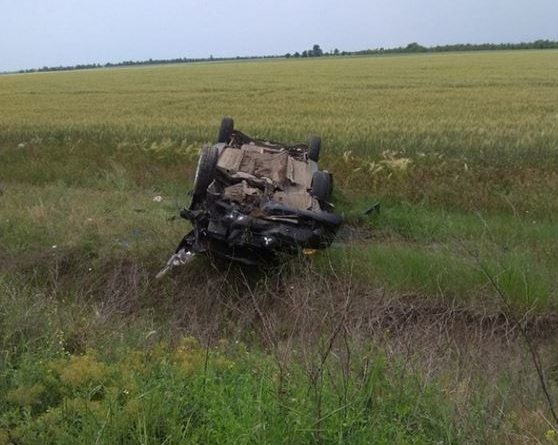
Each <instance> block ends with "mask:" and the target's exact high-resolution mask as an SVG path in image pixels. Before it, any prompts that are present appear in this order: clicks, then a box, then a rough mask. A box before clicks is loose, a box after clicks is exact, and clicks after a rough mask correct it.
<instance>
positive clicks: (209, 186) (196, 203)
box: [160, 118, 342, 275]
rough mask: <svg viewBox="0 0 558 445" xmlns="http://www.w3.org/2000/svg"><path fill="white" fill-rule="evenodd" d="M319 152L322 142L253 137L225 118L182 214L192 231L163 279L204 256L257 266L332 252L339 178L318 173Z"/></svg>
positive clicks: (337, 221)
mask: <svg viewBox="0 0 558 445" xmlns="http://www.w3.org/2000/svg"><path fill="white" fill-rule="evenodd" d="M320 147H321V141H320V138H319V137H313V138H311V140H310V144H308V145H306V144H298V145H285V144H280V143H276V142H269V141H263V140H258V139H253V138H251V137H249V136H247V135H245V134H243V133H241V132H240V131H238V130H235V129H234V124H233V121H232V119H230V118H225V119H223V121H222V123H221V128H220V131H219V136H218V142H217V143H216V144H214V145H206V146H204V147H203V149H202V151H201V153H200V158H199V160H198V166H197V169H196V175H195V179H194V186H193V190H192V201H191V204H190V206H189V207H187V208H185V209H183V210H182V211H181V216H182V217H183V218H185V219H187V220H189V221H190V222H191V223H192V226H193V229H192V231H190V232H189V233H188V234H186V236H185V237H184V238H183V239H182V241H181V242H180V243H179V245H178V247H177V249H176V251H175V254H174V255H173V256H172V257H171V258H170V260H169V262H168V264H167V266H166V267H165V268H164V269H163V270H162V271H161V273H160V275H162V274H164V273H165V272H166V271H168V270H169V269H170V268H172V267H173V266H176V265H180V264H185V263H187V262H189V261H190V260H191V259H192V258H193V257H194V255H195V254H199V253H205V254H214V255H217V256H221V257H225V258H228V259H231V260H234V261H239V262H242V263H245V264H249V265H256V264H261V263H264V262H266V261H269V260H272V259H273V258H276V256H277V255H278V254H283V253H286V254H296V253H297V252H300V251H304V250H306V251H308V250H315V249H323V248H326V247H328V246H329V245H330V244H331V242H332V241H333V239H334V237H335V235H336V233H337V230H338V229H339V227H340V225H341V223H342V217H341V216H340V215H338V214H335V213H333V206H332V204H331V203H330V199H331V193H332V189H333V180H332V176H331V174H330V173H329V172H327V171H324V170H319V168H318V163H317V161H318V158H319V153H320Z"/></svg>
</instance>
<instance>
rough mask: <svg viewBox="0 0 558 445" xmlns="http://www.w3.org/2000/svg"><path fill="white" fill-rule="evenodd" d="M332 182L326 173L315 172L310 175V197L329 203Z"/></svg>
mask: <svg viewBox="0 0 558 445" xmlns="http://www.w3.org/2000/svg"><path fill="white" fill-rule="evenodd" d="M332 190H333V181H332V180H331V175H330V174H329V172H327V171H317V172H314V174H313V175H312V195H313V196H314V197H315V198H316V199H317V200H318V201H320V202H329V200H330V199H331V192H332Z"/></svg>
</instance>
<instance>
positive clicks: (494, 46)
mask: <svg viewBox="0 0 558 445" xmlns="http://www.w3.org/2000/svg"><path fill="white" fill-rule="evenodd" d="M556 48H558V41H554V40H535V41H534V42H521V43H457V44H453V45H437V46H429V47H428V46H423V45H420V44H419V43H417V42H412V43H409V44H408V45H406V46H401V47H397V48H374V49H364V50H359V51H340V50H339V49H338V48H335V49H333V50H330V51H324V50H322V48H321V47H320V45H318V44H315V45H314V46H312V48H309V49H305V50H303V51H300V52H299V51H296V52H294V53H287V54H282V55H268V56H236V57H213V56H209V57H204V58H189V57H178V58H175V59H148V60H125V61H122V62H118V63H105V64H100V63H88V64H80V65H70V66H44V67H42V68H32V69H23V70H19V71H17V72H18V73H34V72H44V71H70V70H85V69H96V68H113V67H126V66H137V65H166V64H175V63H192V62H210V61H229V60H253V59H275V58H283V57H286V58H288V59H290V58H308V57H331V56H334V57H337V56H362V55H380V54H404V53H439V52H454V51H495V50H520V49H556Z"/></svg>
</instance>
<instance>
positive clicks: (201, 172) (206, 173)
mask: <svg viewBox="0 0 558 445" xmlns="http://www.w3.org/2000/svg"><path fill="white" fill-rule="evenodd" d="M218 159H219V149H218V148H217V147H215V146H214V145H206V146H205V147H203V148H202V150H201V153H200V158H199V159H198V166H197V168H196V176H195V177H194V189H193V194H194V196H195V197H196V198H203V197H204V196H205V194H206V192H207V187H208V186H209V184H211V182H212V181H213V178H214V177H215V168H216V167H217V160H218Z"/></svg>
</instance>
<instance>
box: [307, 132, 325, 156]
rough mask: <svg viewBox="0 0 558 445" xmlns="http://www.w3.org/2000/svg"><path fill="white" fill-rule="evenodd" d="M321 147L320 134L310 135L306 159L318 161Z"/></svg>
mask: <svg viewBox="0 0 558 445" xmlns="http://www.w3.org/2000/svg"><path fill="white" fill-rule="evenodd" d="M321 148H322V138H321V137H320V136H312V137H311V138H310V141H309V143H308V159H311V160H312V161H314V162H318V159H320V149H321Z"/></svg>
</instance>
